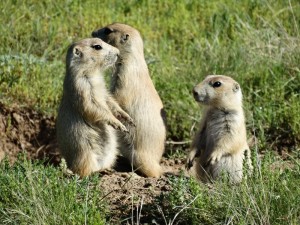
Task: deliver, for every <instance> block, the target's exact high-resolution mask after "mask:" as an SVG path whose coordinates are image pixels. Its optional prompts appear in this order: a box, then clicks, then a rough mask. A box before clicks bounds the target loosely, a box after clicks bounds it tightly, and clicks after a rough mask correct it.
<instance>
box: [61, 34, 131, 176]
mask: <svg viewBox="0 0 300 225" xmlns="http://www.w3.org/2000/svg"><path fill="white" fill-rule="evenodd" d="M118 54H119V50H118V49H117V48H115V47H113V46H110V45H108V44H106V43H105V42H103V41H101V40H100V39H98V38H88V39H83V40H81V41H79V42H76V43H74V44H72V45H71V46H70V47H69V49H68V52H67V57H66V75H65V79H64V85H63V96H62V100H61V103H60V107H59V110H58V116H57V121H56V131H57V139H58V144H59V148H60V152H61V154H62V156H63V157H64V158H65V160H66V162H67V166H68V167H69V168H70V169H71V170H72V171H73V172H74V173H77V174H79V175H80V176H81V177H83V176H87V175H89V174H91V173H92V172H95V171H100V170H103V169H107V168H110V167H111V166H113V164H114V162H115V159H116V155H117V153H118V151H117V137H116V133H115V130H114V129H118V130H121V131H122V132H126V131H127V128H126V127H125V126H124V125H123V124H122V123H121V122H120V121H119V120H118V119H117V118H116V117H118V118H124V119H125V120H128V121H130V122H132V119H131V118H130V117H129V115H128V114H127V113H126V112H124V111H123V110H122V109H121V108H120V106H119V105H118V104H117V103H116V102H115V100H114V99H113V98H112V97H111V96H110V95H109V94H108V92H107V90H106V87H105V81H104V77H103V72H104V70H105V69H107V68H108V67H111V66H113V65H114V63H115V62H116V60H117V57H118Z"/></svg>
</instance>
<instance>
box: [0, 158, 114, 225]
mask: <svg viewBox="0 0 300 225" xmlns="http://www.w3.org/2000/svg"><path fill="white" fill-rule="evenodd" d="M98 184H99V177H97V176H96V175H95V176H91V177H89V178H85V179H79V177H78V176H72V177H68V176H66V175H64V173H63V172H62V170H59V169H58V168H54V167H52V166H47V167H45V166H44V165H43V164H42V163H41V162H34V163H32V162H31V161H28V160H26V159H22V158H20V159H19V160H18V161H17V162H16V163H15V164H14V165H13V166H10V165H9V164H8V163H7V162H2V163H1V164H0V189H1V195H0V221H1V224H53V225H54V224H105V220H106V219H105V216H106V214H107V212H108V211H107V208H106V204H105V202H104V201H100V200H99V196H101V191H100V189H99V187H98Z"/></svg>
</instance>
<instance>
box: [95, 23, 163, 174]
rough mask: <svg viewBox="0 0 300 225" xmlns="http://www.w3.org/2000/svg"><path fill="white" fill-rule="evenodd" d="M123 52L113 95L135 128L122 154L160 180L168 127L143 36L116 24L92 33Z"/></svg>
mask: <svg viewBox="0 0 300 225" xmlns="http://www.w3.org/2000/svg"><path fill="white" fill-rule="evenodd" d="M92 36H93V37H98V38H101V39H102V40H103V41H105V42H107V43H108V44H111V45H113V46H115V47H116V48H118V49H119V50H120V57H119V59H118V61H117V63H116V67H117V70H116V72H115V73H114V74H113V77H112V82H111V92H112V94H113V96H114V97H115V99H116V100H117V102H118V103H119V105H120V106H121V107H122V108H123V109H124V110H125V111H126V112H127V113H128V114H129V115H130V116H131V117H132V118H133V120H134V122H135V125H136V126H135V127H129V128H128V129H129V134H125V135H124V134H121V135H120V140H119V142H120V149H121V153H122V154H123V155H124V156H125V157H126V158H127V159H129V160H130V162H131V164H132V165H133V166H134V167H135V168H137V169H138V170H139V171H140V172H141V173H143V174H144V175H145V176H147V177H159V176H160V175H161V174H162V172H163V170H162V167H161V166H160V160H161V157H162V155H163V153H164V147H165V139H166V127H165V124H164V118H163V117H164V111H163V104H162V101H161V99H160V97H159V95H158V93H157V91H156V90H155V87H154V85H153V83H152V80H151V78H150V75H149V71H148V67H147V64H146V61H145V58H144V49H143V40H142V38H141V35H140V33H139V32H138V31H137V30H136V29H134V28H132V27H130V26H128V25H125V24H120V23H114V24H111V25H108V26H106V27H104V28H101V29H99V30H96V31H94V32H93V33H92Z"/></svg>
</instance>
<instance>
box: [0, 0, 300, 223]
mask: <svg viewBox="0 0 300 225" xmlns="http://www.w3.org/2000/svg"><path fill="white" fill-rule="evenodd" d="M115 21H118V22H123V23H128V24H130V25H132V26H133V27H136V28H137V29H138V30H139V31H140V32H141V34H142V36H143V39H144V47H145V57H146V61H147V62H148V66H149V69H150V72H151V77H152V80H153V82H154V83H155V86H156V88H157V90H158V92H159V94H160V96H161V98H162V100H163V102H164V105H165V109H166V111H167V116H168V118H167V120H168V139H169V140H174V141H188V140H191V138H192V135H193V134H194V132H195V129H196V128H195V126H194V125H195V124H197V121H199V119H200V117H201V114H200V109H199V107H198V105H197V104H196V103H195V102H194V100H193V98H192V95H191V90H192V88H193V86H194V85H195V84H197V83H198V82H200V81H201V80H202V79H203V78H204V77H205V76H206V75H208V74H225V75H230V76H232V77H233V78H234V79H236V80H237V81H238V82H239V83H240V84H241V87H242V90H243V94H244V108H245V112H246V117H247V131H248V134H249V136H250V134H255V135H256V137H257V138H258V143H257V145H256V147H257V148H258V151H260V152H272V151H274V150H279V151H281V150H289V151H290V154H291V155H293V157H294V159H295V160H294V161H289V163H291V164H293V165H294V166H295V167H294V168H293V169H292V170H291V171H289V170H288V169H286V170H284V171H283V172H280V171H278V170H271V171H268V170H262V175H261V176H256V177H254V178H253V179H250V180H249V181H248V182H247V183H243V184H242V185H241V186H238V187H233V188H232V189H231V188H228V186H227V184H224V185H223V184H222V183H221V184H220V186H219V185H218V184H217V185H216V187H215V188H216V190H215V191H213V190H209V189H207V188H206V187H203V186H199V187H198V186H197V185H196V184H195V183H190V181H188V182H187V183H185V184H184V185H180V182H179V183H174V187H175V190H178V191H179V190H180V189H182V190H184V192H185V191H186V192H187V194H190V195H191V197H190V198H187V199H183V201H184V202H182V204H183V203H188V202H189V201H191V199H193V198H194V197H195V196H197V195H199V196H200V197H199V196H198V197H197V199H196V200H195V202H194V203H193V204H195V205H194V209H193V208H192V209H190V210H191V211H190V212H193V213H192V214H193V215H194V214H195V215H194V217H191V218H190V217H187V216H184V217H183V218H184V219H187V220H188V221H194V222H192V223H197V222H199V221H200V222H201V221H202V222H203V223H206V224H210V223H220V224H222V223H225V221H227V222H228V221H230V220H232V221H234V224H247V223H248V224H251V223H253V224H255V223H257V224H262V223H263V224H280V223H291V224H296V223H297V222H299V213H298V214H297V213H296V211H295V209H298V211H299V207H298V206H297V205H296V202H297V201H298V202H299V197H298V199H297V195H298V196H299V188H297V187H299V185H298V186H296V184H299V179H297V176H299V167H297V165H299V157H300V155H299V142H300V91H299V90H300V66H299V62H300V48H299V46H300V31H299V29H300V2H299V1H298V0H286V1H278V0H268V1H267V0H245V1H235V0H231V1H225V0H215V1H206V0H178V1H176V0H174V1H171V0H170V1H151V0H140V1H137V0H129V1H121V0H103V1H95V0H85V1H79V0H77V1H46V0H41V1H37V0H28V1H23V0H22V1H21V0H4V1H2V2H1V18H0V22H1V24H2V26H0V31H1V36H0V65H1V66H0V101H1V102H4V103H5V104H7V105H10V104H12V103H16V104H18V105H21V106H28V107H32V108H35V109H36V110H39V111H41V112H42V113H44V114H51V115H54V116H55V115H56V111H57V108H58V104H59V101H60V97H61V94H62V82H63V76H64V72H65V54H66V50H67V47H68V46H69V45H70V44H71V43H72V42H73V41H76V40H79V39H82V38H86V37H90V36H91V32H92V31H93V30H94V29H96V28H99V27H102V26H105V25H107V24H109V23H112V22H115ZM177 153H178V152H177ZM177 153H176V154H177ZM181 154H182V150H179V153H178V155H181ZM272 160H274V159H270V164H272ZM297 163H298V164H297ZM25 164H26V163H25ZM283 164H284V165H285V163H283ZM22 165H23V164H22V163H21V165H19V166H16V167H13V169H9V168H8V167H5V168H4V167H3V166H2V172H1V181H0V186H1V187H5V186H6V185H7V186H8V187H10V188H9V189H6V190H7V191H5V194H2V189H1V201H0V205H1V206H3V205H7V208H6V209H5V210H2V211H1V218H0V219H1V220H3V221H8V222H9V221H11V220H9V218H14V217H11V216H16V217H17V216H18V220H17V221H18V222H20V223H21V224H22V223H23V224H26V223H27V221H30V220H29V218H31V219H36V221H30V223H31V222H32V223H36V224H40V223H43V221H38V220H37V219H38V218H34V216H33V215H34V213H38V212H39V210H44V208H43V206H45V207H46V208H47V210H48V209H49V212H50V213H51V212H52V211H53V208H55V207H54V206H51V205H48V203H46V201H44V200H43V199H40V201H41V203H40V204H41V207H35V208H34V209H31V208H30V207H29V206H30V205H33V203H32V201H33V200H34V199H37V198H36V197H34V195H35V194H36V193H34V192H33V190H30V187H35V186H34V185H35V184H36V185H37V186H38V182H39V181H38V180H39V179H41V180H45V179H46V178H45V177H48V178H47V179H48V182H49V183H50V184H51V185H50V186H49V188H47V189H46V191H44V192H43V195H45V196H44V197H46V198H48V197H50V196H52V193H54V192H56V191H60V190H57V189H59V188H58V186H55V182H62V185H60V186H59V187H60V188H61V187H62V186H64V184H66V183H68V182H70V183H71V184H70V187H69V188H71V189H72V188H74V189H76V188H75V187H77V188H78V190H77V191H79V192H80V191H82V190H80V189H81V188H87V185H88V183H89V181H79V180H77V181H76V180H72V179H69V178H64V177H63V176H62V175H61V174H60V172H58V171H56V169H55V168H52V167H46V168H43V167H41V165H36V164H31V163H30V162H29V163H28V164H26V168H27V167H28V168H27V169H29V171H31V172H29V175H30V177H27V175H26V173H25V172H24V171H20V170H21V168H22V167H23V166H22ZM47 173H50V175H49V174H48V175H46V174H47ZM18 176H20V177H18ZM10 177H11V178H10ZM21 177H23V178H22V179H21ZM57 177H58V178H57ZM25 178H26V179H25ZM9 179H10V180H9ZM283 181H284V182H283ZM90 182H92V181H90ZM182 182H183V181H182ZM191 182H193V181H191ZM28 184H30V185H28ZM9 185H15V186H14V187H12V186H9ZM32 185H33V186H32ZM57 185H58V184H57ZM185 185H187V187H186V189H184V186H185ZM188 187H191V190H188ZM26 188H29V189H26ZM36 188H38V187H36ZM64 188H68V187H64ZM12 190H14V191H12ZM63 190H65V189H63ZM260 190H261V192H259V191H260ZM268 191H270V193H273V194H274V196H280V197H279V198H278V199H276V198H275V197H274V196H272V195H271V194H269V192H268ZM18 192H19V194H18V195H16V194H15V193H18ZM47 192H48V193H47ZM71 192H73V193H75V191H74V190H72V191H71ZM79 192H78V196H77V197H78V198H79V199H80V198H84V195H82V194H80V193H79ZM24 193H26V194H27V193H30V198H29V199H30V200H29V201H28V202H27V201H23V202H22V201H21V200H22V196H23V195H24ZM90 193H96V190H94V189H91V192H90ZM204 193H206V194H204ZM212 193H213V194H212ZM59 194H62V193H58V195H59ZM2 195H3V196H5V195H7V196H12V198H14V199H15V200H11V201H10V200H9V198H11V197H9V198H8V197H7V199H5V198H4V197H2ZM43 195H42V196H43ZM47 196H48V197H47ZM53 196H55V195H53ZM75 196H76V194H75ZM209 196H210V197H209ZM211 196H212V197H211ZM235 196H236V198H233V197H235ZM290 196H293V198H292V197H290ZM77 197H74V198H75V199H77ZM211 198H212V202H210V199H211ZM75 199H74V201H75ZM23 200H24V199H23ZM30 201H31V202H30ZM77 201H78V199H77ZM174 201H175V200H174ZM54 202H57V203H55V204H58V205H60V203H61V202H60V200H59V199H57V200H54ZM69 202H72V204H75V203H73V200H70V201H69ZM201 202H202V203H201ZM79 203H80V204H79V205H81V206H78V207H79V208H80V207H83V205H84V201H79ZM204 203H205V204H204ZM82 204H83V205H82ZM95 204H96V203H95ZM174 204H175V203H174ZM182 204H181V205H182ZM201 204H202V205H201ZM203 204H204V205H203ZM62 205H63V204H62ZM239 205H241V208H240V207H239ZM248 205H249V206H248ZM98 206H99V205H97V204H96V205H95V207H98ZM73 207H74V209H73V210H74V213H75V214H76V213H78V212H81V210H80V209H75V208H76V207H75V205H73ZM93 207H94V206H93ZM199 207H202V208H201V210H200V211H199V212H198V211H197V210H196V209H197V208H199ZM248 207H250V208H251V210H250V208H248ZM0 209H2V207H0ZM50 209H51V210H50ZM82 209H83V208H82ZM94 209H95V208H94ZM94 209H92V211H93V210H94ZM30 210H35V211H34V212H33V211H30ZM47 210H46V211H47ZM185 211H186V210H185ZM219 211H221V213H220V215H219V213H218V212H219ZM24 212H26V215H30V217H29V218H28V217H26V216H22V213H24ZM53 212H55V213H56V212H57V211H53ZM69 212H70V213H68V214H69V215H72V213H71V211H69ZM93 212H94V211H93ZM10 213H11V214H10ZM44 213H45V215H46V212H44ZM55 213H53V214H52V215H54V214H55ZM57 213H58V215H60V216H61V218H66V216H69V215H61V214H60V212H57ZM92 214H93V213H91V215H92ZM202 214H205V215H202ZM76 215H77V214H76ZM76 215H74V218H75V216H76ZM79 215H80V216H79V217H81V216H82V215H84V214H83V213H82V212H81V213H79ZM93 215H94V214H93ZM170 215H172V213H170ZM50 217H51V216H50ZM50 217H48V219H49V220H50V219H53V223H55V221H56V222H57V221H62V220H59V219H57V220H55V219H54V217H53V218H50ZM55 218H56V217H55ZM57 218H59V216H58V217H57ZM81 218H82V217H81ZM90 218H94V216H90ZM95 218H98V217H97V216H95ZM100 218H101V221H102V219H103V217H102V215H101V217H100ZM42 219H44V217H43V218H42ZM74 221H75V219H74ZM76 221H77V220H76ZM78 221H79V220H78ZM80 221H82V220H80ZM45 223H47V224H51V223H52V221H49V223H48V222H45ZM74 223H76V222H74ZM79 223H81V222H79ZM81 224H82V223H81Z"/></svg>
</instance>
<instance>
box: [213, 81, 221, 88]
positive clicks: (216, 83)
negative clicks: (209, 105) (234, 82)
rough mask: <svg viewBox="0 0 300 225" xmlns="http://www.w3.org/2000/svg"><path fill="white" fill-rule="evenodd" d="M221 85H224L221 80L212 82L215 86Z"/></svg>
mask: <svg viewBox="0 0 300 225" xmlns="http://www.w3.org/2000/svg"><path fill="white" fill-rule="evenodd" d="M221 85H222V83H221V82H220V81H216V82H214V83H213V84H212V86H213V87H214V88H217V87H220V86H221Z"/></svg>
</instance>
